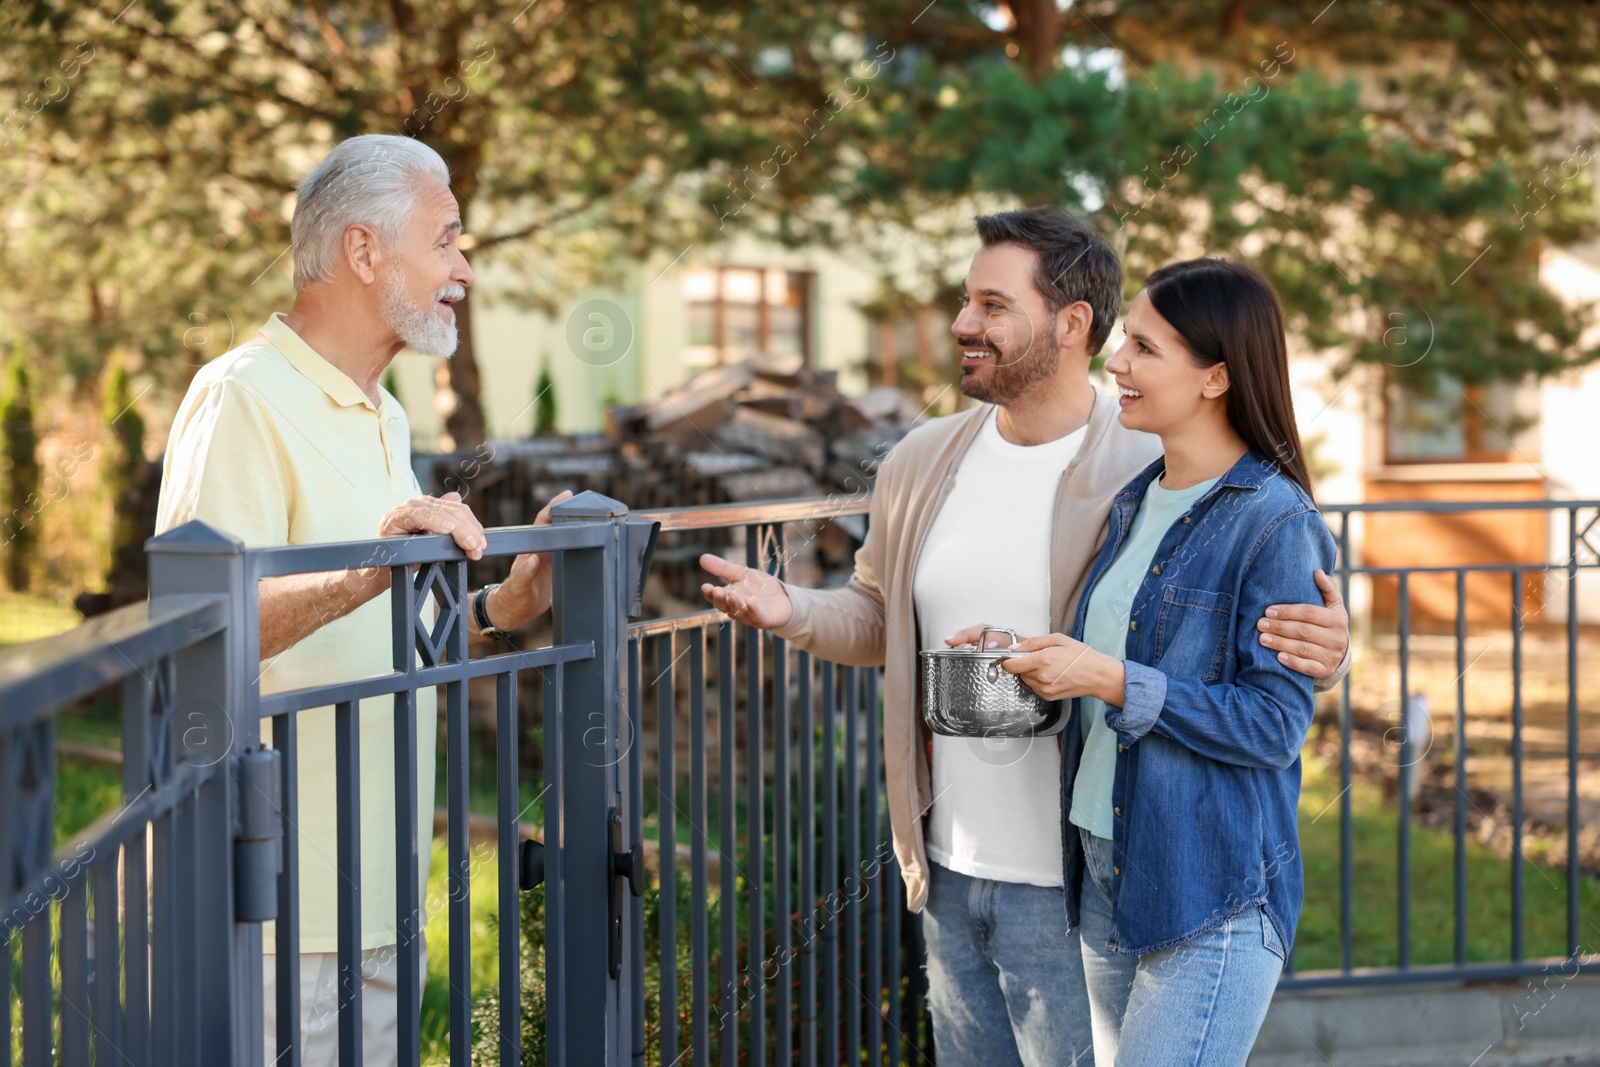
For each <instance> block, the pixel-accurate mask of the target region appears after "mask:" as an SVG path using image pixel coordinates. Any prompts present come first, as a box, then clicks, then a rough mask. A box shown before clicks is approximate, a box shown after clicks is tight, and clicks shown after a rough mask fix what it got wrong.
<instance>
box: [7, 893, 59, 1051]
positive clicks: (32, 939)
mask: <svg viewBox="0 0 1600 1067" xmlns="http://www.w3.org/2000/svg"><path fill="white" fill-rule="evenodd" d="M52 1000H53V995H52V991H51V989H50V913H49V910H48V909H46V910H45V911H44V912H41V913H40V914H38V915H35V916H33V917H32V918H30V919H28V920H27V922H26V924H25V925H24V926H23V927H22V1062H23V1064H24V1065H25V1067H46V1065H48V1064H50V1063H51V1062H52V1061H53V1059H54V1057H53V1056H52V1052H53V1051H54V1050H55V1044H56V1033H55V1020H54V1019H53V1018H51V1015H52V1008H53V1007H54V1005H53V1004H52ZM6 1010H7V1011H10V1010H11V1005H10V1003H9V1002H7V1004H6Z"/></svg>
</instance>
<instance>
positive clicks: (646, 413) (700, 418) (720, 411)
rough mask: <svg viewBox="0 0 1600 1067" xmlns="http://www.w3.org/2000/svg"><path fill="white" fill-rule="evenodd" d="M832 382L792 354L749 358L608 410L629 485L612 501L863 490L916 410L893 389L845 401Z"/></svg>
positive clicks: (833, 376)
mask: <svg viewBox="0 0 1600 1067" xmlns="http://www.w3.org/2000/svg"><path fill="white" fill-rule="evenodd" d="M837 378H838V372H837V371H823V370H817V369H816V368H813V367H808V366H806V365H805V364H804V362H803V361H802V359H801V358H800V357H799V356H766V355H763V356H752V357H751V358H749V359H746V360H743V361H741V362H739V363H731V364H727V365H725V366H721V367H716V368H713V369H711V370H708V371H705V372H703V373H701V374H697V375H695V376H694V377H692V378H690V379H689V380H688V381H686V382H684V383H683V384H682V385H680V386H678V387H677V388H675V389H673V390H671V391H669V392H667V393H664V394H662V395H661V396H659V397H657V398H656V399H654V400H651V401H647V402H645V403H642V404H638V405H636V406H633V407H625V408H614V409H613V410H612V412H611V422H612V427H611V429H612V433H613V436H614V437H615V439H616V440H617V442H618V447H619V450H620V452H621V455H622V456H623V457H624V458H625V460H626V463H627V469H628V475H629V476H630V477H629V478H628V481H629V482H631V483H632V484H630V485H629V486H628V487H627V488H628V489H629V491H630V492H631V495H632V499H629V497H626V496H623V497H619V499H624V500H628V502H629V504H630V505H631V506H633V507H635V508H648V507H686V506H690V505H694V504H713V503H724V502H730V501H731V502H740V503H743V502H749V501H757V500H782V499H791V498H795V497H805V496H826V495H829V494H833V493H858V492H865V491H866V490H868V489H870V487H871V482H872V474H873V472H875V471H876V470H877V465H878V462H879V461H880V460H881V458H882V457H883V456H884V455H885V454H886V453H887V452H888V450H889V449H890V448H891V447H893V445H894V443H895V442H896V441H898V440H899V439H900V438H901V437H902V436H904V434H905V432H906V431H907V430H908V429H909V428H910V426H911V423H912V421H913V420H914V419H915V418H916V417H917V414H918V411H917V409H916V407H915V406H914V405H913V404H912V402H911V401H910V400H909V398H907V397H906V395H905V394H904V393H902V392H900V391H899V390H898V389H894V388H891V387H882V388H878V389H872V390H869V391H868V392H866V393H865V394H863V395H861V396H846V395H845V394H843V393H841V392H840V391H839V386H838V381H837ZM637 476H642V480H641V481H635V480H634V479H635V477H637Z"/></svg>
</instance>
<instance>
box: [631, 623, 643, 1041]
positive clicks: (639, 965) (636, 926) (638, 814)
mask: <svg viewBox="0 0 1600 1067" xmlns="http://www.w3.org/2000/svg"><path fill="white" fill-rule="evenodd" d="M643 658H644V639H643V638H637V637H635V638H629V640H628V746H629V751H630V752H634V746H636V745H639V744H641V742H640V740H639V739H640V738H642V737H644V685H643V684H642V682H641V680H640V675H641V672H642V663H641V661H642V660H643ZM634 755H635V758H634V759H630V760H628V783H629V786H628V788H629V790H630V793H629V796H631V797H633V798H634V802H633V803H631V804H629V805H628V806H627V807H628V840H629V841H643V840H644V760H643V759H642V758H638V757H639V756H640V755H641V754H640V753H637V752H634ZM627 906H628V913H629V915H631V916H632V918H633V921H632V922H631V923H629V932H628V965H629V966H630V967H632V968H633V974H635V975H641V974H643V973H644V898H643V897H636V896H633V895H632V894H629V896H628V899H627ZM629 1000H630V1001H631V1002H632V1004H633V1025H632V1028H631V1030H632V1042H633V1064H634V1067H644V1061H645V1054H646V1052H647V1051H648V1049H647V1048H646V1037H645V1025H644V983H643V982H640V981H636V982H634V983H633V986H632V989H631V990H630V993H629Z"/></svg>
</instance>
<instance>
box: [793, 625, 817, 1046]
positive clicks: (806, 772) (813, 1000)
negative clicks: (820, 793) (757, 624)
mask: <svg viewBox="0 0 1600 1067" xmlns="http://www.w3.org/2000/svg"><path fill="white" fill-rule="evenodd" d="M795 671H796V673H797V674H798V675H799V681H800V692H799V699H800V721H799V731H798V732H799V739H798V740H799V749H798V751H797V752H796V753H795V759H796V761H797V762H798V763H799V764H800V890H799V894H798V897H799V901H800V907H801V917H800V952H799V957H800V1062H801V1064H803V1065H804V1067H816V1063H817V953H816V940H817V918H818V912H817V875H816V866H817V856H816V853H817V811H816V797H815V788H814V787H813V784H812V778H813V776H814V774H815V767H814V765H813V761H814V760H815V759H816V749H817V743H816V737H815V736H814V726H813V718H814V708H813V704H812V702H813V699H814V695H813V693H812V689H811V654H810V653H809V652H800V653H797V654H796V656H795Z"/></svg>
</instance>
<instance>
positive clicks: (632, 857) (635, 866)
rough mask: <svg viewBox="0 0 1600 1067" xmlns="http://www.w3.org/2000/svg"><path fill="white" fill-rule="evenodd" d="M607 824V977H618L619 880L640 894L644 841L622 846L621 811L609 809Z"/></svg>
mask: <svg viewBox="0 0 1600 1067" xmlns="http://www.w3.org/2000/svg"><path fill="white" fill-rule="evenodd" d="M608 818H609V822H610V824H611V850H610V851H611V912H610V919H611V930H610V933H611V938H610V940H611V977H613V978H620V977H622V908H623V905H624V901H623V898H622V883H623V881H624V880H626V881H627V883H628V889H629V891H630V892H632V893H633V895H634V896H636V897H642V896H644V842H642V841H641V842H639V843H638V844H635V845H634V846H633V847H632V848H625V847H624V846H623V844H622V811H621V809H619V808H612V809H611V812H610V815H609V817H608Z"/></svg>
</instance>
